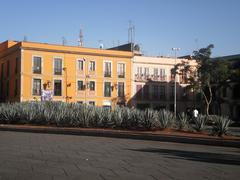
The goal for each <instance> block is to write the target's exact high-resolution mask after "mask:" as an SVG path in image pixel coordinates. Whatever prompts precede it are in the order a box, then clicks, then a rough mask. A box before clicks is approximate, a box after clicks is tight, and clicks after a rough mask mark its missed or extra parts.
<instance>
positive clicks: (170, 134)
mask: <svg viewBox="0 0 240 180" xmlns="http://www.w3.org/2000/svg"><path fill="white" fill-rule="evenodd" d="M0 130H1V131H17V132H33V133H51V134H66V135H80V136H99V137H114V138H129V139H138V140H152V141H164V142H178V143H189V144H202V145H212V146H228V147H240V137H237V136H225V137H224V138H221V137H216V136H209V135H207V134H206V133H205V134H204V133H191V132H180V131H176V130H166V131H130V130H117V129H100V128H68V127H53V126H33V125H6V124H4V125H3V124H2V125H0Z"/></svg>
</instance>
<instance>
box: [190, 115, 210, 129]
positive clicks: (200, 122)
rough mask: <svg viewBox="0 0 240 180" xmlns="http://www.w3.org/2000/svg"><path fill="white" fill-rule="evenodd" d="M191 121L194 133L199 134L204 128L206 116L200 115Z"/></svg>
mask: <svg viewBox="0 0 240 180" xmlns="http://www.w3.org/2000/svg"><path fill="white" fill-rule="evenodd" d="M193 121H194V125H193V128H194V129H195V130H196V131H198V132H201V131H203V130H204V128H205V124H206V122H207V116H205V115H202V114H200V115H199V116H198V117H196V118H193Z"/></svg>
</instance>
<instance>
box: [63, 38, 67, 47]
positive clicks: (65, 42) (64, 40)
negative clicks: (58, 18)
mask: <svg viewBox="0 0 240 180" xmlns="http://www.w3.org/2000/svg"><path fill="white" fill-rule="evenodd" d="M66 44H67V40H66V38H65V37H64V36H63V37H62V45H63V46H65V45H66Z"/></svg>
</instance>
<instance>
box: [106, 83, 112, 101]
mask: <svg viewBox="0 0 240 180" xmlns="http://www.w3.org/2000/svg"><path fill="white" fill-rule="evenodd" d="M111 91H112V88H111V82H104V97H111Z"/></svg>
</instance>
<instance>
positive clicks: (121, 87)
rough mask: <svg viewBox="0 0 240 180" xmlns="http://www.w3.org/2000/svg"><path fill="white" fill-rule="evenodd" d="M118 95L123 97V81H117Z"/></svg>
mask: <svg viewBox="0 0 240 180" xmlns="http://www.w3.org/2000/svg"><path fill="white" fill-rule="evenodd" d="M118 97H124V82H118Z"/></svg>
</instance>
